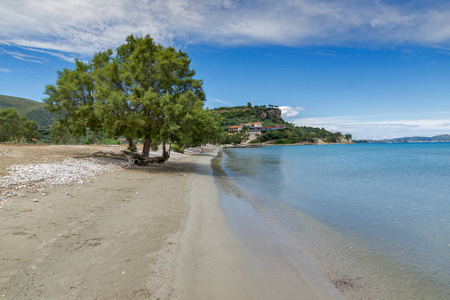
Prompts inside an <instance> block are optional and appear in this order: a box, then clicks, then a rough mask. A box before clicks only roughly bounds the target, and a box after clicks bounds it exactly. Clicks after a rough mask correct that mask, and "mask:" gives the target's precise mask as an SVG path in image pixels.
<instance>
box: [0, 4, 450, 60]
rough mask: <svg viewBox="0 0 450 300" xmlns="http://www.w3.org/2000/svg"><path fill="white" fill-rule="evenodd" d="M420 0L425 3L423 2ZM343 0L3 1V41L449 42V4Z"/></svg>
mask: <svg viewBox="0 0 450 300" xmlns="http://www.w3.org/2000/svg"><path fill="white" fill-rule="evenodd" d="M423 3H425V4H423ZM421 4H422V6H419V5H416V6H414V5H415V4H414V3H412V4H410V5H407V6H406V5H403V6H400V5H395V4H392V1H387V0H386V1H382V0H378V1H372V0H360V1H346V0H317V1H308V0H282V1H271V0H256V1H238V0H209V1H207V0H150V1H144V0H140V1H136V0H96V1H91V0H77V1H60V0H26V1H25V0H21V1H18V0H2V1H1V3H0V36H1V37H2V41H0V44H5V43H13V44H15V45H19V46H23V47H33V48H39V49H43V50H51V51H62V52H68V53H76V54H78V55H86V56H90V55H92V54H93V53H95V52H98V51H100V50H105V49H107V48H114V47H116V46H118V45H120V44H122V43H123V42H124V40H125V37H126V36H128V35H129V34H131V33H133V34H135V35H145V34H150V35H151V36H152V37H154V38H155V39H156V40H157V42H159V43H163V44H181V45H186V44H190V43H207V44H220V45H261V44H264V45H266V44H276V45H284V46H286V45H288V46H303V45H351V44H356V45H361V44H362V45H364V44H372V45H373V44H375V45H379V44H395V45H397V44H401V43H408V44H410V43H415V44H420V45H426V46H449V44H450V6H449V5H446V3H445V1H443V2H438V1H431V2H429V3H427V2H422V1H421Z"/></svg>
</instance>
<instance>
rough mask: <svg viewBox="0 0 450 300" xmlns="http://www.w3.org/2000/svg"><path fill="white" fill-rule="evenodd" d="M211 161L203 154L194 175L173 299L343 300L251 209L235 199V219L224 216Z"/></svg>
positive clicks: (233, 204) (177, 263) (228, 208)
mask: <svg viewBox="0 0 450 300" xmlns="http://www.w3.org/2000/svg"><path fill="white" fill-rule="evenodd" d="M216 153H217V150H216V151H215V152H214V155H213V156H215V155H216ZM210 161H211V157H202V158H200V159H199V161H198V164H197V167H196V172H195V173H194V175H193V178H192V186H191V191H190V201H189V203H190V210H189V213H188V216H187V220H186V225H185V229H184V231H183V232H182V234H181V237H180V239H179V240H180V244H179V247H178V248H177V253H176V257H175V263H176V268H175V275H174V278H175V292H174V293H173V297H172V298H173V299H224V300H225V299H343V298H342V296H341V295H340V294H339V293H338V291H337V290H336V289H334V287H332V286H331V285H330V284H329V283H328V282H327V280H326V279H324V278H322V277H321V276H320V275H319V274H318V273H317V272H314V270H312V267H311V266H309V265H307V263H306V262H301V261H300V257H297V256H296V255H295V254H294V253H289V252H286V249H285V248H283V247H282V245H281V244H279V242H280V241H279V240H277V239H276V237H275V236H274V235H273V234H272V233H271V232H270V230H269V229H268V228H262V227H261V225H262V224H261V223H260V222H259V220H258V219H257V218H254V217H252V216H251V212H249V211H243V210H241V208H240V207H239V204H237V203H232V204H231V205H232V206H230V205H225V208H226V209H227V210H228V211H229V212H230V213H231V215H233V216H234V217H232V218H230V217H226V216H225V215H224V210H223V208H224V207H223V206H221V203H220V201H219V194H218V190H217V188H216V185H215V183H214V178H213V177H212V176H211V175H212V169H211V162H210ZM228 215H230V214H228ZM230 222H232V224H230ZM230 225H232V226H230Z"/></svg>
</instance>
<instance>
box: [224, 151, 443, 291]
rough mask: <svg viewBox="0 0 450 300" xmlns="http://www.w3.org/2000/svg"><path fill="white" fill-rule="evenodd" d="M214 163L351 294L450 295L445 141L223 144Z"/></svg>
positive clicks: (244, 198)
mask: <svg viewBox="0 0 450 300" xmlns="http://www.w3.org/2000/svg"><path fill="white" fill-rule="evenodd" d="M219 161H220V165H221V168H222V171H223V172H224V174H226V175H227V178H228V179H227V182H228V183H227V184H228V186H229V184H230V183H232V184H233V185H234V186H235V190H239V191H241V192H239V193H234V195H236V197H237V198H240V199H241V200H242V201H248V202H250V203H251V204H252V205H253V207H254V208H255V210H256V211H258V212H259V214H260V215H261V216H263V217H264V218H265V219H266V220H267V221H268V222H269V223H270V224H271V226H272V227H273V228H274V229H275V230H276V231H277V232H278V234H279V235H280V236H282V237H283V239H284V240H285V241H287V242H288V243H289V244H290V245H291V246H292V247H294V248H295V249H296V250H297V251H298V252H300V253H301V254H303V255H304V256H305V257H307V258H308V259H309V260H310V261H311V262H312V263H313V264H314V265H315V266H316V267H317V268H318V269H319V270H320V271H321V272H322V273H323V274H324V275H325V276H327V277H328V278H329V279H330V280H331V281H332V282H334V283H335V285H336V286H337V287H338V288H340V289H341V291H342V292H343V294H344V295H345V296H347V297H348V298H354V299H358V298H359V299H366V298H369V297H370V298H373V299H449V295H450V292H449V291H450V201H449V195H450V193H449V192H450V186H449V185H448V183H449V182H450V180H449V179H450V144H444V143H442V144H441V143H433V144H363V145H327V146H279V147H265V148H262V149H226V150H225V151H224V152H223V154H222V156H221V157H220V158H219ZM219 188H220V189H221V193H222V198H226V197H225V195H226V194H227V193H228V194H229V187H228V188H225V187H224V185H223V184H220V181H219ZM227 189H228V191H227Z"/></svg>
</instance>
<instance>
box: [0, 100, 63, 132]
mask: <svg viewBox="0 0 450 300" xmlns="http://www.w3.org/2000/svg"><path fill="white" fill-rule="evenodd" d="M44 106H45V104H44V103H41V102H37V101H33V100H30V99H25V98H19V97H12V96H6V95H0V110H1V109H5V108H14V109H15V110H16V111H17V112H18V113H19V115H20V116H22V117H26V118H27V120H31V121H35V122H36V123H37V124H38V125H39V126H44V127H46V126H51V125H52V124H53V118H54V117H55V116H54V115H53V114H51V113H49V112H48V111H47V110H46V109H45V108H44Z"/></svg>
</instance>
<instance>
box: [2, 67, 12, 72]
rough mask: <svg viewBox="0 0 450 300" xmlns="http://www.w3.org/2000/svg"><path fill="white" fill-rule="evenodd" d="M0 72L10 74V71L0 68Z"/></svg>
mask: <svg viewBox="0 0 450 300" xmlns="http://www.w3.org/2000/svg"><path fill="white" fill-rule="evenodd" d="M0 72H3V73H9V72H11V70H9V69H5V68H0Z"/></svg>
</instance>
